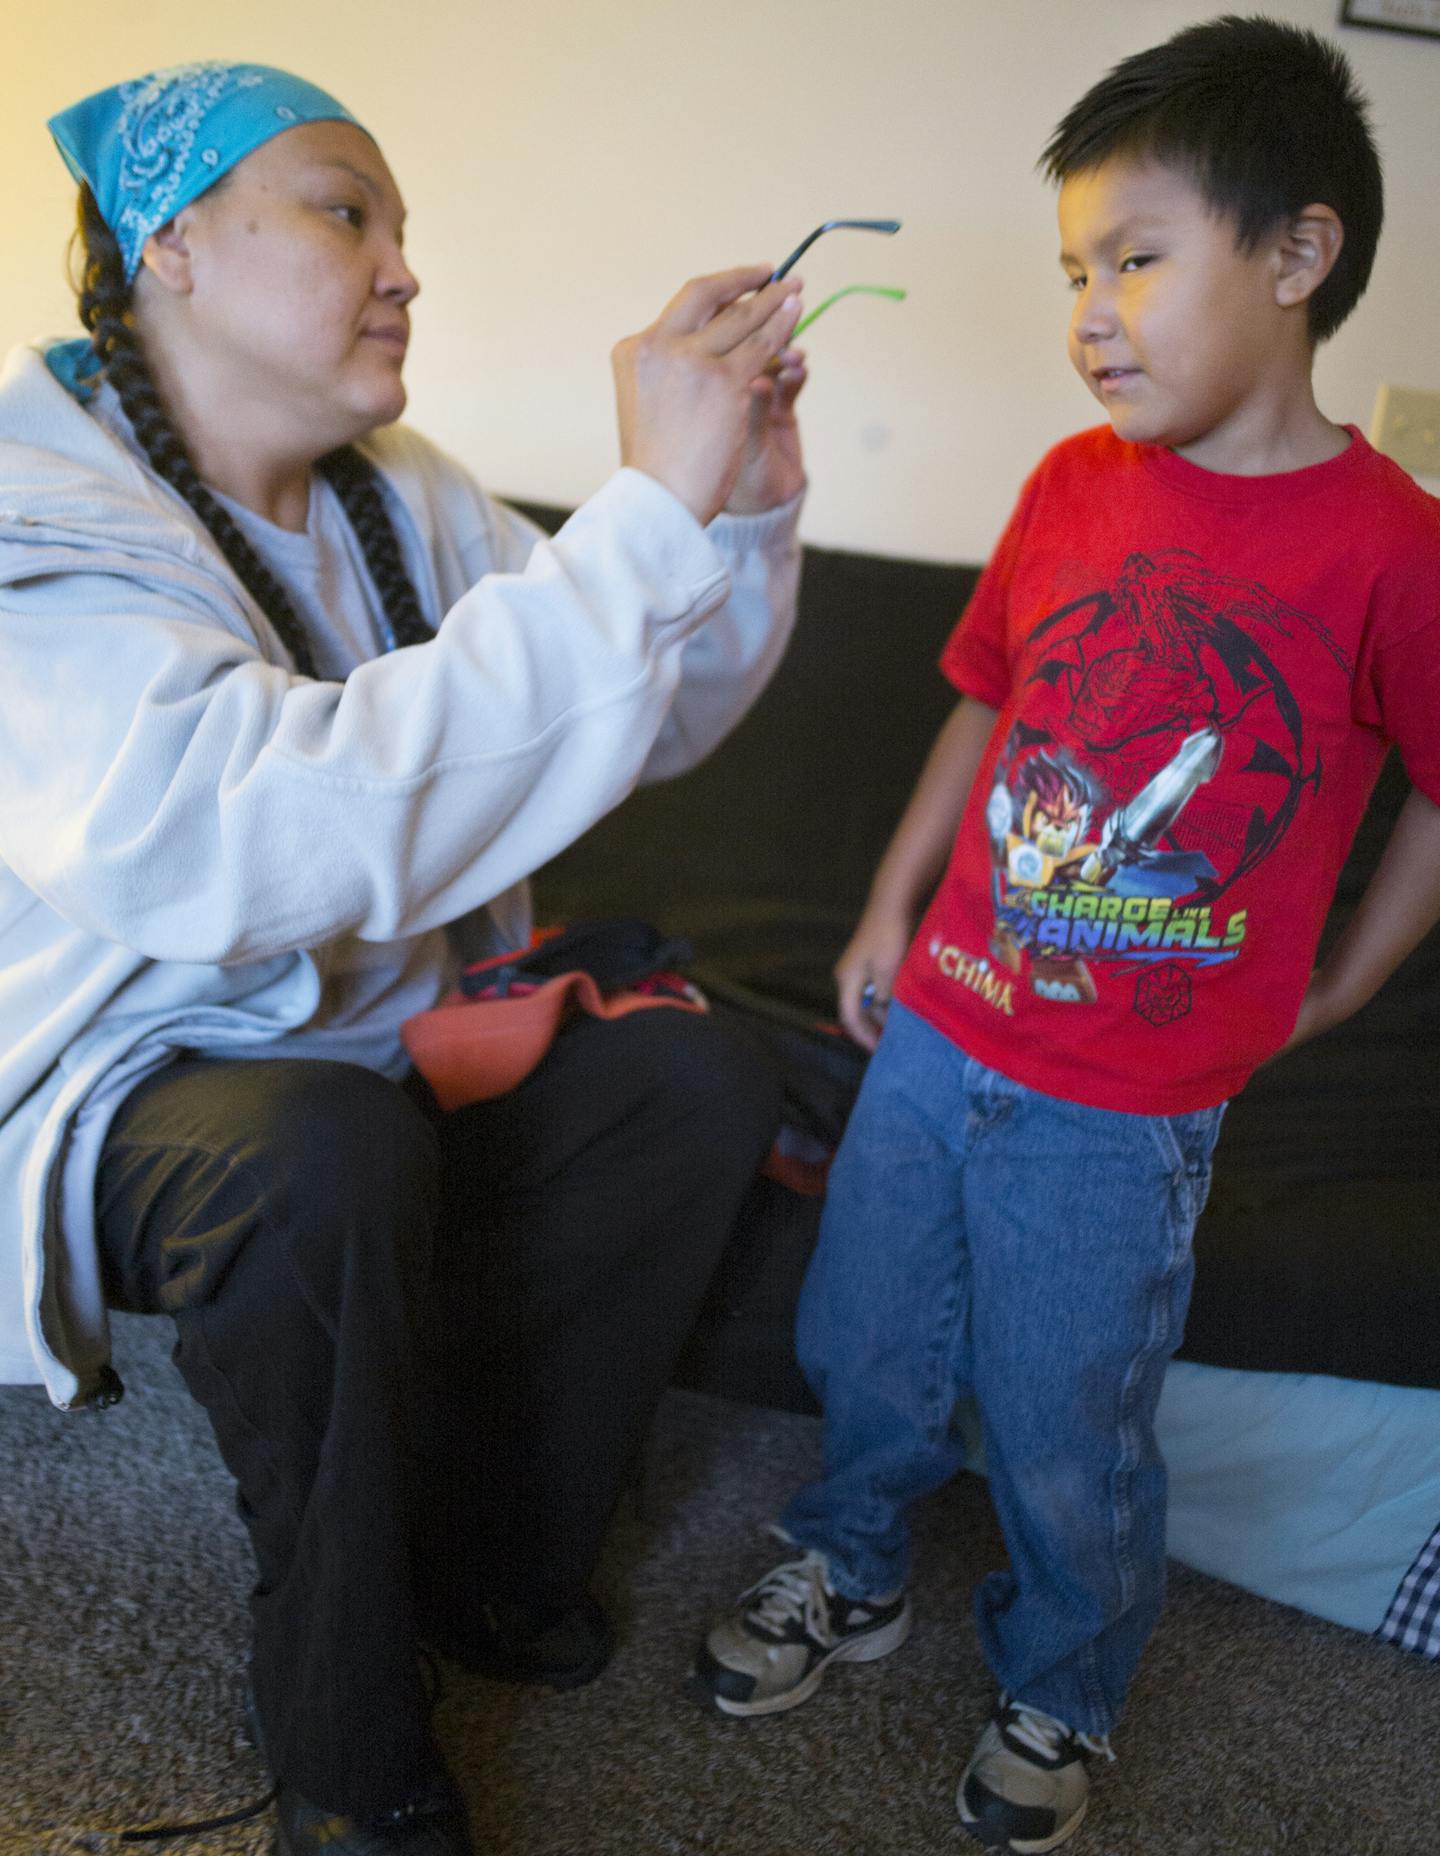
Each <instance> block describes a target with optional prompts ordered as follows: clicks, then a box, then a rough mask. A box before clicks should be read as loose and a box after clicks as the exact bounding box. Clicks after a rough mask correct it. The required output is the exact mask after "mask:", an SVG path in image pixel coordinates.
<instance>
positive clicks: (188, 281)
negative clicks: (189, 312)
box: [140, 209, 193, 296]
mask: <svg viewBox="0 0 1440 1856" xmlns="http://www.w3.org/2000/svg"><path fill="white" fill-rule="evenodd" d="M189 220H190V214H189V211H188V209H186V210H182V211H181V212H178V213H177V214H176V215H175V217H174V218H173V219H167V220H166V221H165V223H164V225H163V226H161V227H160V229H159V230H158V231H157V232H152V233H151V234H150V236H149V238H147V239H146V241H145V243H144V245H143V246H142V247H141V250H140V263H141V265H142V266H143V268H144V269H145V270H147V271H148V272H149V273H150V275H151V277H152V278H154V280H155V282H156V283H157V284H159V285H160V287H161V289H163V290H168V291H169V292H170V293H171V294H172V295H173V296H188V295H189V294H190V291H191V289H192V287H193V285H192V278H191V270H190V245H189V240H188V232H189Z"/></svg>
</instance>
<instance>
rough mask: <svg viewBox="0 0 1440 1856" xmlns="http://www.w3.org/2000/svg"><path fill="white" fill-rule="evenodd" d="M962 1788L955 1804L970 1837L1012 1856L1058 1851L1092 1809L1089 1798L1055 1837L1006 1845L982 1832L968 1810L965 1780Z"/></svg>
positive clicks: (1024, 1839) (1041, 1855)
mask: <svg viewBox="0 0 1440 1856" xmlns="http://www.w3.org/2000/svg"><path fill="white" fill-rule="evenodd" d="M961 1787H962V1789H961V1790H960V1791H959V1792H958V1793H957V1794H956V1797H955V1804H956V1808H957V1809H958V1810H959V1813H960V1822H961V1824H962V1825H963V1826H964V1828H965V1829H966V1830H968V1831H969V1833H970V1835H971V1836H972V1837H974V1838H975V1840H976V1842H977V1843H983V1844H984V1845H985V1847H986V1849H987V1850H1009V1851H1010V1852H1011V1853H1012V1856H1045V1851H1046V1850H1058V1849H1059V1847H1060V1845H1061V1844H1062V1843H1068V1842H1069V1840H1070V1838H1071V1837H1073V1836H1074V1835H1075V1832H1076V1831H1077V1830H1078V1829H1079V1828H1080V1826H1081V1824H1082V1823H1083V1822H1084V1821H1085V1813H1086V1812H1087V1811H1088V1810H1089V1808H1090V1800H1089V1799H1088V1798H1086V1799H1084V1800H1083V1801H1082V1803H1081V1805H1080V1809H1079V1810H1078V1811H1077V1812H1076V1813H1075V1815H1074V1817H1072V1818H1071V1819H1070V1822H1069V1823H1068V1824H1062V1825H1061V1827H1060V1829H1059V1830H1057V1831H1056V1832H1055V1835H1054V1836H1053V1837H1039V1838H1036V1837H1011V1838H1009V1839H1008V1840H1007V1841H1006V1842H1004V1843H997V1842H995V1840H994V1839H993V1838H992V1837H988V1836H987V1835H986V1833H985V1832H984V1831H983V1830H981V1828H980V1820H979V1818H976V1817H971V1815H970V1813H969V1811H967V1810H966V1808H965V1793H964V1789H963V1787H964V1780H963V1779H962V1780H961Z"/></svg>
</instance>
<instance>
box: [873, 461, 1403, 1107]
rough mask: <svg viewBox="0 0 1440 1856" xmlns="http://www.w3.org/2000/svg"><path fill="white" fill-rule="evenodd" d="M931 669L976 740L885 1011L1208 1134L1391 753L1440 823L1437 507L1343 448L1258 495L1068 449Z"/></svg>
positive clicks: (1239, 482)
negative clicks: (938, 868)
mask: <svg viewBox="0 0 1440 1856" xmlns="http://www.w3.org/2000/svg"><path fill="white" fill-rule="evenodd" d="M941 664H942V668H943V669H944V671H945V673H946V675H947V676H948V677H949V678H950V679H951V681H952V682H953V683H954V684H955V685H956V687H957V688H959V689H960V690H962V691H964V692H967V693H968V694H970V695H973V696H975V697H977V698H978V699H979V700H980V701H981V702H984V703H988V704H990V705H991V706H992V707H994V708H996V709H998V710H999V712H1000V717H999V721H998V723H997V725H996V728H995V732H994V735H993V737H992V739H991V742H990V745H989V748H988V750H987V752H986V755H985V758H984V760H983V762H982V764H981V767H980V771H979V774H978V776H977V778H976V782H975V787H974V790H973V791H972V793H971V795H970V800H969V803H968V805H967V807H966V810H965V815H964V818H963V819H962V821H961V824H960V829H959V832H958V834H957V836H956V840H955V846H954V849H953V851H952V852H951V856H950V862H949V866H948V868H947V869H946V872H945V875H944V877H943V879H942V880H941V883H940V886H939V888H938V890H937V891H936V894H935V896H934V899H933V901H932V903H931V905H930V908H929V909H928V911H927V912H926V915H925V918H924V920H923V921H922V923H921V925H920V929H919V932H918V934H917V935H916V938H915V941H914V943H913V945H912V946H911V949H910V952H909V955H908V956H907V958H906V962H905V965H904V967H903V968H902V970H901V973H900V976H899V980H898V983H897V986H896V997H897V998H898V999H900V1000H901V1001H902V1003H903V1004H905V1005H907V1006H909V1007H910V1008H911V1009H912V1010H913V1011H916V1012H918V1013H920V1014H921V1016H922V1017H924V1018H926V1019H927V1020H928V1021H929V1022H930V1023H931V1024H933V1025H934V1026H935V1027H936V1028H937V1029H938V1030H940V1031H942V1032H944V1033H945V1034H946V1036H948V1037H950V1038H952V1039H953V1040H954V1041H955V1042H956V1043H957V1044H959V1045H960V1046H961V1047H962V1048H963V1049H965V1050H966V1051H968V1052H969V1053H970V1054H971V1055H972V1056H974V1057H977V1058H978V1059H979V1060H980V1061H981V1062H983V1063H986V1064H989V1065H990V1066H991V1067H992V1068H994V1069H997V1070H1001V1071H1003V1072H1004V1073H1005V1074H1006V1075H1009V1076H1012V1077H1014V1078H1016V1079H1017V1080H1018V1081H1020V1082H1022V1083H1025V1084H1028V1085H1029V1086H1030V1087H1031V1088H1034V1089H1039V1090H1042V1091H1044V1092H1046V1093H1047V1094H1050V1095H1055V1096H1061V1097H1064V1098H1067V1099H1068V1100H1071V1101H1075V1102H1084V1103H1089V1104H1091V1105H1092V1106H1095V1107H1098V1108H1110V1109H1123V1110H1129V1111H1133V1112H1137V1113H1141V1114H1181V1113H1185V1112H1188V1111H1190V1110H1194V1109H1200V1108H1206V1107H1209V1106H1211V1105H1212V1104H1214V1103H1217V1102H1222V1101H1224V1100H1225V1099H1226V1098H1227V1097H1229V1096H1232V1095H1234V1093H1235V1092H1236V1090H1238V1089H1239V1088H1240V1087H1241V1085H1242V1084H1243V1083H1244V1082H1245V1079H1246V1078H1247V1077H1248V1076H1249V1075H1250V1072H1251V1071H1252V1070H1253V1069H1254V1068H1255V1066H1256V1065H1257V1064H1258V1063H1260V1062H1261V1061H1262V1060H1263V1059H1264V1058H1265V1057H1267V1056H1269V1055H1270V1054H1271V1053H1272V1052H1273V1051H1274V1050H1276V1049H1277V1047H1278V1046H1279V1045H1281V1044H1283V1043H1284V1041H1285V1039H1286V1038H1287V1037H1288V1036H1289V1034H1290V1032H1291V1030H1292V1029H1293V1027H1294V1023H1295V1018H1296V1014H1297V1012H1298V1011H1299V1007H1300V999H1301V995H1302V994H1303V992H1304V990H1305V986H1306V983H1307V981H1308V978H1309V975H1310V971H1311V968H1312V965H1313V961H1314V954H1315V947H1316V943H1317V941H1318V939H1319V936H1320V930H1321V927H1322V925H1323V922H1324V918H1325V912H1326V910H1327V908H1328V907H1329V904H1330V900H1331V897H1332V895H1333V893H1334V889H1335V883H1336V880H1337V878H1338V876H1339V873H1340V868H1341V866H1342V864H1343V863H1344V861H1345V857H1346V854H1347V852H1348V850H1349V847H1350V841H1351V839H1352V837H1353V836H1354V833H1355V829H1356V827H1357V825H1358V824H1359V822H1360V817H1361V814H1362V812H1363V811H1364V808H1365V803H1366V800H1367V799H1368V797H1369V795H1370V790H1371V788H1372V786H1373V785H1374V782H1375V778H1376V775H1377V774H1378V772H1379V770H1380V765H1381V762H1382V760H1383V759H1384V755H1385V751H1386V748H1387V746H1388V744H1390V743H1391V742H1394V743H1395V744H1396V745H1397V746H1398V748H1399V750H1400V753H1401V755H1402V757H1403V759H1404V763H1405V768H1406V771H1407V773H1408V774H1409V776H1410V778H1411V780H1412V781H1413V783H1414V784H1415V785H1416V786H1418V787H1419V788H1420V789H1421V791H1422V792H1424V793H1425V794H1426V796H1427V797H1429V798H1430V799H1432V800H1434V801H1435V802H1436V803H1437V804H1440V499H1437V498H1435V497H1433V496H1428V495H1426V493H1425V492H1424V491H1423V490H1421V489H1420V488H1419V486H1418V485H1417V484H1416V483H1415V482H1414V481H1413V479H1412V478H1410V477H1408V476H1406V475H1405V473H1404V472H1403V471H1401V470H1400V469H1399V468H1398V467H1397V466H1396V465H1395V464H1393V463H1391V462H1390V461H1389V460H1388V459H1387V458H1384V457H1382V456H1381V455H1380V454H1379V453H1378V452H1376V451H1374V450H1372V449H1371V447H1370V446H1369V445H1368V444H1367V443H1366V442H1365V440H1364V438H1363V437H1362V436H1361V435H1360V433H1359V432H1358V431H1354V430H1353V429H1352V431H1351V442H1350V445H1349V448H1348V449H1347V450H1346V451H1344V452H1342V453H1341V455H1340V456H1339V457H1336V458H1332V459H1330V460H1329V461H1328V462H1327V463H1324V464H1317V465H1313V466H1311V467H1310V468H1308V469H1306V470H1298V471H1289V472H1285V473H1283V474H1281V475H1278V476H1269V477H1230V476H1223V475H1219V474H1217V473H1215V472H1212V471H1206V470H1202V469H1200V468H1199V467H1197V466H1196V465H1193V464H1190V463H1187V462H1186V461H1185V460H1184V459H1183V458H1179V457H1177V456H1175V454H1174V453H1173V452H1170V451H1167V450H1164V449H1162V448H1159V447H1155V446H1149V445H1133V444H1127V443H1125V442H1124V441H1123V440H1121V439H1119V438H1117V437H1116V436H1115V434H1114V433H1113V431H1112V430H1111V429H1110V427H1109V426H1102V427H1099V428H1098V429H1096V430H1093V431H1089V432H1082V433H1080V434H1079V435H1078V436H1077V437H1075V438H1071V439H1068V440H1066V441H1065V442H1064V443H1063V444H1060V445H1057V446H1056V448H1055V449H1054V450H1053V451H1052V452H1051V453H1050V454H1049V455H1048V456H1047V457H1046V458H1045V459H1044V460H1043V462H1042V463H1041V465H1040V467H1039V469H1038V470H1037V471H1036V472H1035V474H1034V476H1032V477H1031V479H1030V480H1029V482H1028V483H1027V484H1026V486H1025V490H1024V492H1023V494H1022V496H1021V498H1020V502H1019V504H1018V506H1017V508H1016V510H1015V513H1014V515H1013V516H1012V517H1011V519H1010V522H1009V525H1008V526H1007V528H1006V530H1005V533H1004V535H1003V536H1002V537H1001V540H1000V542H999V545H998V546H997V548H996V551H995V554H994V556H993V557H992V559H991V561H990V563H989V565H988V566H987V567H986V569H985V572H984V573H983V574H982V576H981V578H980V582H979V584H978V586H977V587H976V590H975V594H974V597H973V598H972V600H971V601H970V604H969V606H968V607H967V608H966V611H965V615H964V617H963V618H962V620H961V622H960V624H959V625H958V626H957V627H956V630H955V632H954V634H953V636H952V637H951V639H950V641H949V643H948V644H947V646H946V648H945V652H944V655H943V657H942V660H941Z"/></svg>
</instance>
